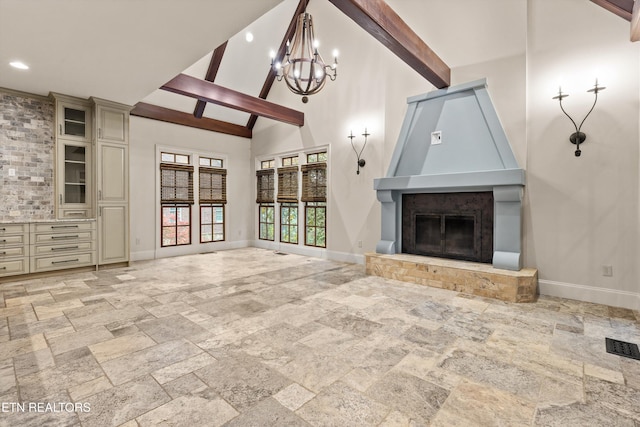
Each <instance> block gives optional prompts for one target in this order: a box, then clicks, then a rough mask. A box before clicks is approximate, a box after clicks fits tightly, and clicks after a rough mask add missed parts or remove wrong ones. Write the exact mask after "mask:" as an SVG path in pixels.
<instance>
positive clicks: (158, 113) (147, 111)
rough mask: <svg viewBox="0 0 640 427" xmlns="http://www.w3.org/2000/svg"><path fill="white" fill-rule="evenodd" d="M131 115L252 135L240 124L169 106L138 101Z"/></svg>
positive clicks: (227, 132) (231, 133)
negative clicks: (194, 114) (196, 115)
mask: <svg viewBox="0 0 640 427" xmlns="http://www.w3.org/2000/svg"><path fill="white" fill-rule="evenodd" d="M131 115H134V116H138V117H144V118H147V119H153V120H159V121H162V122H167V123H173V124H176V125H182V126H189V127H192V128H198V129H204V130H210V131H213V132H220V133H226V134H227V135H235V136H240V137H243V138H251V136H252V131H251V129H248V128H246V127H244V126H241V125H236V124H234V123H228V122H222V121H220V120H214V119H209V118H207V117H203V118H200V119H199V118H197V117H194V116H193V114H189V113H184V112H182V111H176V110H172V109H170V108H164V107H158V106H157V105H151V104H147V103H144V102H138V103H137V104H136V106H135V107H133V110H131Z"/></svg>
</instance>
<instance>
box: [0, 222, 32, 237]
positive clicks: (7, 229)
mask: <svg viewBox="0 0 640 427" xmlns="http://www.w3.org/2000/svg"><path fill="white" fill-rule="evenodd" d="M26 231H29V229H28V225H27V224H3V225H0V236H4V235H6V234H16V233H24V232H26Z"/></svg>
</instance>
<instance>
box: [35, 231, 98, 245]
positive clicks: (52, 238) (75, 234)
mask: <svg viewBox="0 0 640 427" xmlns="http://www.w3.org/2000/svg"><path fill="white" fill-rule="evenodd" d="M92 237H93V231H91V230H89V231H73V230H69V232H67V233H56V234H35V238H34V239H32V240H33V243H36V244H38V243H60V242H75V241H80V240H91V239H92Z"/></svg>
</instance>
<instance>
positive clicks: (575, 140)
mask: <svg viewBox="0 0 640 427" xmlns="http://www.w3.org/2000/svg"><path fill="white" fill-rule="evenodd" d="M605 89H606V87H602V86H598V79H596V84H595V85H594V86H593V88H592V89H589V90H588V91H587V92H593V94H594V95H595V99H594V100H593V105H592V106H591V109H590V110H589V112H588V113H587V115H586V116H584V119H582V121H581V122H580V126H578V125H576V122H575V121H574V120H573V119H572V118H571V116H570V115H569V114H567V112H566V111H565V110H564V108H563V107H562V100H563V99H564V98H566V97H568V96H569V94H568V93H562V88H561V87H559V88H558V95H557V96H554V97H553V98H552V99H557V100H558V101H559V102H560V109H561V110H562V112H563V113H564V115H565V116H567V117H569V120H571V123H573V127H574V128H575V130H576V131H575V132H574V133H572V134H571V136H569V141H571V143H572V144H575V145H576V152H575V154H576V157H580V154H582V151H580V144H582V143H583V142H584V141H585V140H586V139H587V135H586V134H585V133H584V132H580V129H582V125H583V124H584V121H585V120H587V117H589V114H591V112H592V111H593V109H594V108H595V106H596V102H598V92H602V91H603V90H605Z"/></svg>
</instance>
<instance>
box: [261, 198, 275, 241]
mask: <svg viewBox="0 0 640 427" xmlns="http://www.w3.org/2000/svg"><path fill="white" fill-rule="evenodd" d="M274 213H275V208H274V207H273V204H261V205H260V219H259V225H260V235H259V238H260V240H275V227H276V226H275V215H274Z"/></svg>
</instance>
